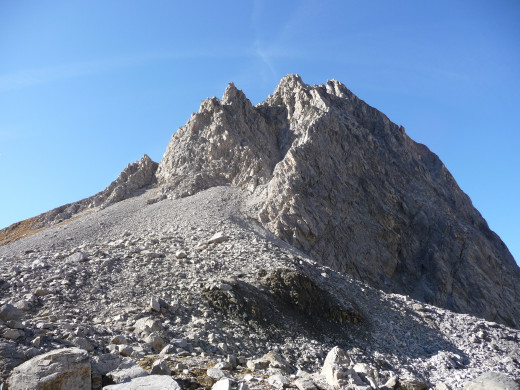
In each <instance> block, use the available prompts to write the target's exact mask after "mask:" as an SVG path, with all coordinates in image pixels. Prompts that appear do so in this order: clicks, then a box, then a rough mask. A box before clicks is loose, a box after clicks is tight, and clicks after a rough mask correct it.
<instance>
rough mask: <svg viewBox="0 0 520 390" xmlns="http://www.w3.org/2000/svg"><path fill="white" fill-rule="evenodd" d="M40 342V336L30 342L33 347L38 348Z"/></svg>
mask: <svg viewBox="0 0 520 390" xmlns="http://www.w3.org/2000/svg"><path fill="white" fill-rule="evenodd" d="M41 342H42V338H41V337H40V336H38V337H35V338H34V339H33V340H32V341H31V344H32V345H33V346H35V347H39V346H40V344H41Z"/></svg>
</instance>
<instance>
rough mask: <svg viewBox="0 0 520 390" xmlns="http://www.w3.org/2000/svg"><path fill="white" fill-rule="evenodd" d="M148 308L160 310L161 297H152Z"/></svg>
mask: <svg viewBox="0 0 520 390" xmlns="http://www.w3.org/2000/svg"><path fill="white" fill-rule="evenodd" d="M148 308H149V309H150V310H151V311H155V312H160V311H161V304H160V303H159V299H158V298H157V297H151V298H150V303H149V304H148Z"/></svg>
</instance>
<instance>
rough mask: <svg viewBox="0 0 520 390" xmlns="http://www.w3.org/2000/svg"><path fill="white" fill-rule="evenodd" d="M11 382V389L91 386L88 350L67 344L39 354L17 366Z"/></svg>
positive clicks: (64, 389)
mask: <svg viewBox="0 0 520 390" xmlns="http://www.w3.org/2000/svg"><path fill="white" fill-rule="evenodd" d="M8 384H9V389H11V390H22V389H56V390H60V389H63V390H66V389H78V390H87V389H90V388H91V379H90V361H89V357H88V353H87V352H86V351H84V350H81V349H78V348H67V349H58V350H54V351H51V352H48V353H45V354H43V355H39V356H36V357H34V358H32V359H30V360H28V361H26V362H25V363H23V364H21V365H19V366H18V367H16V368H15V369H14V370H13V371H12V373H11V377H10V378H9V382H8Z"/></svg>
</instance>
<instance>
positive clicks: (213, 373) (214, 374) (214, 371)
mask: <svg viewBox="0 0 520 390" xmlns="http://www.w3.org/2000/svg"><path fill="white" fill-rule="evenodd" d="M206 375H207V376H209V377H210V378H213V379H220V378H224V377H225V376H226V374H224V371H222V370H221V369H220V368H216V367H210V368H208V370H207V371H206Z"/></svg>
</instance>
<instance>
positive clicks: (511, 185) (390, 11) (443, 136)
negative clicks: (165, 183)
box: [0, 0, 520, 261]
mask: <svg viewBox="0 0 520 390" xmlns="http://www.w3.org/2000/svg"><path fill="white" fill-rule="evenodd" d="M519 21H520V2H518V1H516V0H512V1H502V0H489V1H475V0H471V1H416V0H411V1H388V0H384V1H363V2H360V1H323V0H320V1H318V0H316V1H307V0H301V1H218V2H217V1H213V2H210V1H190V2H180V1H131V0H125V1H123V0H114V1H97V0H94V1H92V0H90V1H84V0H82V1H74V0H66V1H58V0H49V1H40V0H38V1H29V0H27V1H14V0H13V1H11V0H4V1H0V166H1V172H2V181H1V186H2V187H1V190H0V227H5V226H7V225H9V224H11V223H13V222H16V221H19V220H22V219H25V218H28V217H31V216H34V215H37V214H39V213H41V212H44V211H47V210H49V209H52V208H54V207H57V206H59V205H62V204H65V203H69V202H73V201H76V200H79V199H82V198H84V197H87V196H90V195H93V194H94V193H96V192H98V191H100V190H102V189H104V188H105V187H106V186H107V185H108V184H109V183H110V182H111V181H112V180H114V179H115V178H116V177H117V175H118V174H119V172H120V171H121V170H122V169H123V168H124V167H125V166H126V165H127V163H130V162H133V161H136V160H138V159H139V158H140V157H141V156H142V155H143V154H144V153H147V154H148V155H150V157H152V159H154V160H155V161H159V160H160V159H161V157H162V154H163V153H164V151H165V149H166V145H167V143H168V141H169V139H170V136H171V134H172V133H173V132H174V131H175V130H176V129H177V128H178V127H179V126H182V125H183V124H184V123H185V122H186V121H187V120H188V118H189V117H190V114H191V113H192V112H195V111H197V110H198V108H199V105H200V102H201V100H203V99H204V98H206V97H210V96H218V97H220V96H221V95H222V93H223V91H224V89H225V87H226V85H227V83H228V82H230V81H234V82H235V84H236V85H237V87H238V88H240V89H242V90H244V92H245V93H246V95H247V96H248V97H249V98H250V99H251V101H252V102H253V103H258V102H260V101H262V100H264V98H265V97H266V96H267V95H268V94H269V93H271V92H272V91H273V90H274V87H275V86H276V85H277V83H278V82H279V80H280V79H281V77H282V76H283V75H285V74H287V73H298V74H300V75H301V76H302V78H303V79H304V81H305V82H307V83H309V84H321V83H324V82H326V80H328V79H331V78H335V79H338V80H340V81H342V82H343V83H344V84H346V85H347V87H348V88H349V89H351V90H352V91H353V92H354V93H355V94H357V95H358V96H359V97H360V98H362V99H363V100H365V101H366V102H368V103H369V104H370V105H372V106H374V107H376V108H378V109H380V110H381V111H383V112H384V113H386V114H387V115H388V116H389V117H390V119H392V120H393V121H394V122H396V123H397V124H400V125H403V126H405V128H406V131H407V133H408V134H409V135H410V136H411V137H412V138H413V139H415V140H416V141H418V142H422V143H424V144H426V145H427V146H428V147H429V148H430V149H431V150H432V151H434V152H435V153H437V154H438V155H439V156H440V158H441V159H442V161H443V162H444V163H445V165H446V166H447V167H448V169H449V170H450V171H451V172H452V174H453V175H454V177H455V179H456V180H457V182H458V183H459V185H460V187H461V188H462V189H463V190H464V191H465V192H466V193H467V194H468V195H469V196H470V197H471V199H472V200H473V203H474V205H475V206H476V207H477V209H479V211H480V212H481V213H482V215H483V216H484V218H486V220H487V221H488V223H489V225H490V227H491V228H492V229H493V230H494V231H496V232H497V233H498V234H499V235H500V236H501V237H502V239H503V240H504V241H505V243H506V244H507V245H508V247H509V249H510V251H511V252H512V253H513V256H514V257H515V258H516V259H517V261H518V260H520V227H519V221H520V206H519V204H518V201H519V199H520V174H519V169H520V152H519V150H520V118H519V117H520V107H519V102H520V22H519Z"/></svg>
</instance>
